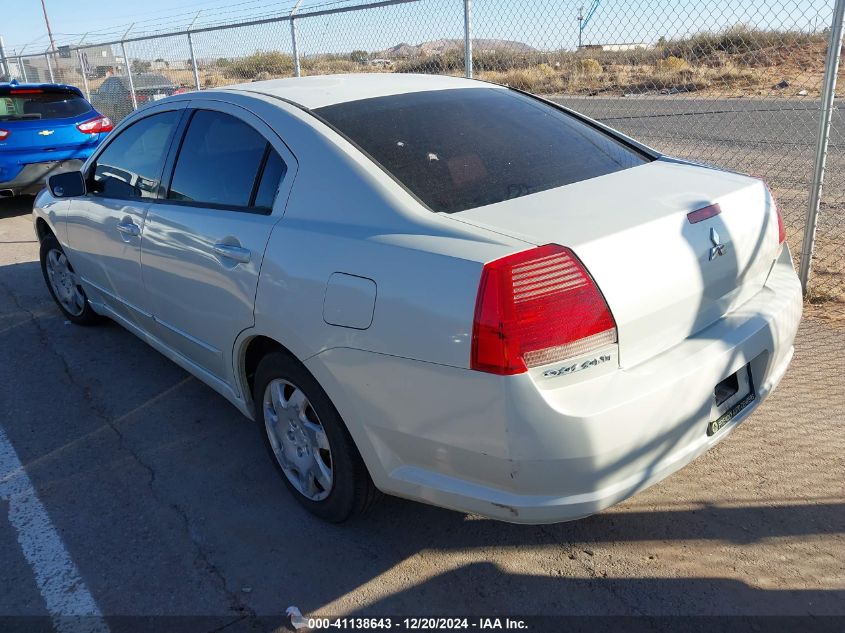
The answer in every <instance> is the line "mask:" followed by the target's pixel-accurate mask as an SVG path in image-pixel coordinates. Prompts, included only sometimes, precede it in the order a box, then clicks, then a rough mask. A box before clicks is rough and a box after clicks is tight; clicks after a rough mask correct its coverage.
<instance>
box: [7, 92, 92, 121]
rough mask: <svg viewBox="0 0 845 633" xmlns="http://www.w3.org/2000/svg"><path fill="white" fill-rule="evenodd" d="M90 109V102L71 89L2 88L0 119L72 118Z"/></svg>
mask: <svg viewBox="0 0 845 633" xmlns="http://www.w3.org/2000/svg"><path fill="white" fill-rule="evenodd" d="M90 111H91V106H90V104H89V103H88V102H87V101H86V100H85V99H83V98H82V97H81V96H79V95H78V94H76V93H75V92H71V91H61V92H60V91H55V92H54V91H50V92H42V91H30V90H29V89H21V90H14V89H12V90H8V89H7V90H0V121H31V120H54V119H70V118H73V117H77V116H79V115H80V114H85V113H86V112H90Z"/></svg>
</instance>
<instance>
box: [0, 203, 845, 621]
mask: <svg viewBox="0 0 845 633" xmlns="http://www.w3.org/2000/svg"><path fill="white" fill-rule="evenodd" d="M28 204H30V200H28V199H25V200H18V201H11V202H10V201H8V200H4V201H0V403H2V413H3V417H2V419H0V616H10V615H29V616H44V615H46V614H48V613H51V612H52V613H56V612H59V613H71V612H76V613H90V612H91V611H92V609H93V610H94V612H95V613H101V614H103V615H105V620H104V621H103V623H104V625H105V626H106V627H108V628H109V629H111V630H114V631H117V630H124V629H135V628H139V627H140V628H143V625H148V627H149V628H148V629H147V630H156V631H158V630H162V629H163V628H164V627H162V623H163V621H161V620H140V619H131V618H130V619H126V618H125V616H139V615H144V616H149V615H174V616H176V615H180V616H213V617H212V619H208V620H194V619H186V620H179V621H178V626H177V627H175V628H173V629H171V630H180V631H181V630H188V631H194V630H195V631H210V630H215V629H219V628H220V627H226V630H227V631H239V630H256V629H260V628H261V626H263V625H262V624H260V623H259V621H258V620H256V619H255V618H256V617H257V616H278V617H281V615H282V614H283V613H284V610H285V608H286V607H288V606H290V605H296V606H298V607H299V608H300V609H301V611H302V612H303V613H310V614H313V613H321V614H326V615H350V614H359V615H360V614H364V615H368V616H375V615H389V614H392V615H412V616H419V615H443V616H446V615H469V614H475V615H499V616H504V615H508V614H523V615H530V614H543V615H554V614H570V615H571V614H599V613H600V614H608V613H609V614H649V615H667V614H668V615H672V614H675V615H677V614H681V615H683V614H703V615H723V614H745V615H760V614H786V615H805V614H815V615H820V614H839V615H845V569H843V557H842V552H844V551H845V490H843V481H845V477H843V475H845V464H843V456H845V433H843V427H842V421H843V420H845V382H843V381H842V378H841V377H842V375H843V373H845V356H843V355H842V354H840V353H838V352H837V350H841V349H843V347H844V346H845V330H843V329H837V328H835V327H833V326H831V325H830V324H828V323H826V322H824V321H821V320H817V319H812V318H811V319H805V321H804V323H803V325H802V328H801V332H800V335H799V341H798V345H797V351H796V356H795V360H794V362H793V364H792V367H791V369H790V371H789V372H788V375H787V376H786V378H785V380H784V382H783V384H782V385H781V387H780V389H779V390H778V391H777V392H776V393H775V394H774V395H773V396H772V397H771V398H770V399H769V400H768V401H767V402H766V403H764V405H763V406H761V408H760V409H759V410H758V411H757V412H756V413H755V414H754V415H753V416H752V418H751V419H749V420H748V421H747V422H746V423H744V424H743V425H742V426H741V427H739V428H738V429H737V430H736V431H735V432H734V433H733V434H732V435H731V437H730V438H728V439H726V441H724V442H723V443H722V444H720V445H719V446H718V447H716V448H715V449H714V450H712V451H711V452H709V453H707V454H706V455H704V456H702V457H701V458H699V459H698V460H697V461H696V462H694V463H693V464H692V465H690V466H689V467H687V468H686V469H684V470H682V471H680V472H679V473H677V474H675V475H673V476H672V477H670V478H669V479H668V480H666V481H664V482H662V483H661V484H658V485H656V486H654V487H652V488H650V489H649V490H647V491H645V492H643V493H641V494H639V495H637V496H636V497H634V498H633V499H631V500H629V501H627V502H625V503H622V504H621V505H619V506H616V507H614V508H612V509H610V510H608V511H606V512H604V513H602V514H600V515H598V516H594V517H591V518H588V519H584V520H581V521H578V522H574V523H568V524H561V525H553V526H544V527H526V526H513V525H507V524H502V523H497V522H493V521H489V520H485V519H481V518H478V517H473V516H466V515H463V514H459V513H455V512H450V511H446V510H440V509H436V508H432V507H427V506H424V505H421V504H417V503H411V502H407V501H402V500H399V499H392V498H388V499H385V500H384V501H383V502H382V503H381V504H380V505H379V506H377V507H376V508H375V510H374V511H373V512H372V513H371V514H370V515H368V516H367V517H365V518H364V519H362V520H359V521H356V522H353V523H350V524H346V525H342V526H332V525H327V524H324V523H321V522H320V521H318V520H316V519H314V518H312V517H311V516H310V515H308V514H307V513H305V512H304V511H303V510H301V509H300V508H299V506H298V505H297V504H296V503H295V502H294V501H293V500H292V499H291V498H290V497H289V495H288V493H287V491H286V490H285V489H284V487H283V486H282V484H281V482H280V481H279V480H278V476H277V474H276V472H275V470H274V468H273V467H272V465H271V464H270V462H269V459H268V457H267V455H266V453H265V449H264V447H263V444H262V438H261V430H260V429H259V428H257V426H256V425H255V424H253V423H251V422H249V421H248V420H246V419H245V418H243V417H242V416H241V415H240V414H239V413H237V412H236V411H235V409H234V408H232V407H231V406H230V405H229V404H228V403H226V402H225V401H224V400H223V399H222V398H221V397H219V396H218V395H216V394H215V393H214V392H213V391H211V390H210V389H208V388H207V387H205V386H203V385H202V384H201V383H199V382H198V381H197V380H195V379H193V378H191V377H189V376H188V375H187V374H185V373H184V372H183V371H182V370H181V369H179V368H178V367H176V366H175V365H173V364H172V363H170V362H169V361H167V360H166V359H164V358H163V357H162V356H160V355H159V354H158V353H157V352H155V351H153V350H152V349H151V348H149V347H147V346H146V345H145V344H144V343H142V342H140V341H139V340H138V339H136V338H135V337H134V336H132V335H131V334H129V333H128V332H126V331H124V330H123V329H121V328H120V327H118V326H117V325H114V324H111V323H106V324H105V325H103V326H100V327H94V328H80V327H76V326H72V325H70V324H68V323H66V322H65V321H64V320H63V318H62V317H61V315H60V313H59V311H58V310H57V309H56V308H55V307H54V306H53V304H52V302H51V300H50V298H49V296H48V294H47V290H46V288H45V287H44V283H43V280H42V277H41V272H40V269H39V265H38V263H37V243H36V242H35V241H34V236H33V233H32V227H31V219H30V216H29V213H28V211H29V209H28ZM4 438H5V439H4ZM4 442H5V445H6V446H7V449H6V453H5V456H4V452H3V445H4ZM9 447H11V448H9ZM15 460H18V461H17V462H16V461H15ZM16 463H17V464H18V465H17V466H15V464H16ZM4 468H5V470H6V471H5V472H3V469H4ZM86 605H87V606H86ZM92 605H93V606H92ZM86 609H88V610H87V611H86ZM280 621H281V620H278V621H277V622H280ZM0 622H4V624H5V625H6V626H7V627H8V626H10V623H9V621H3V620H0ZM22 622H23V625H22V626H23V627H24V630H33V629H34V628H35V624H36V623H37V621H36V620H23V621H22ZM86 622H88V623H89V624H92V625H93V623H95V622H97V621H96V620H89V621H86ZM41 624H43V625H44V626H45V630H49V622H47V623H46V624H45V623H44V622H41ZM551 626H552V625H551V624H550V627H551ZM0 628H3V627H2V626H0ZM56 628H57V629H58V630H74V629H72V628H68V622H65V621H61V620H57V621H56ZM86 630H87V629H86ZM100 630H105V629H100Z"/></svg>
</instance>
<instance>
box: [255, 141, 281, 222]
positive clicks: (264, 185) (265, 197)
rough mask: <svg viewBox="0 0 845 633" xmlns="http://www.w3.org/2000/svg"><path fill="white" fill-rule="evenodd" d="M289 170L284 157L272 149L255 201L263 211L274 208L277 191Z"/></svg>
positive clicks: (256, 206)
mask: <svg viewBox="0 0 845 633" xmlns="http://www.w3.org/2000/svg"><path fill="white" fill-rule="evenodd" d="M287 170H288V168H287V165H285V163H284V161H283V160H282V157H281V156H279V154H278V153H277V152H276V151H275V150H273V149H270V154H269V155H268V156H267V161H266V162H265V163H264V171H263V173H262V174H261V181H260V182H259V183H258V189H256V191H255V202H254V203H253V206H254V207H255V208H257V209H260V210H262V211H269V210H270V209H272V208H273V202H274V201H275V200H276V191H277V190H278V189H279V184H280V183H281V182H282V179H283V178H284V177H285V173H286V172H287Z"/></svg>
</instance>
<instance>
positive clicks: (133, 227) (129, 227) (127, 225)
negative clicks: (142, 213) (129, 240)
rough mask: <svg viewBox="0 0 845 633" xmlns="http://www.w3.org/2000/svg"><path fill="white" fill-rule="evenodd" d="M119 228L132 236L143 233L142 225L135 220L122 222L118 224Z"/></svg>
mask: <svg viewBox="0 0 845 633" xmlns="http://www.w3.org/2000/svg"><path fill="white" fill-rule="evenodd" d="M117 230H118V231H120V232H121V233H123V234H124V235H131V236H132V237H138V236H139V235H140V234H141V227H140V226H138V225H137V224H135V223H134V222H120V223H119V224H118V225H117Z"/></svg>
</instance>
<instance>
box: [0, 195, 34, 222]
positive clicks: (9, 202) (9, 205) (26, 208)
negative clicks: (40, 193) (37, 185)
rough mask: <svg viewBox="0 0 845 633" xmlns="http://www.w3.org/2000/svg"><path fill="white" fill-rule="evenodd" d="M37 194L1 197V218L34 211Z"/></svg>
mask: <svg viewBox="0 0 845 633" xmlns="http://www.w3.org/2000/svg"><path fill="white" fill-rule="evenodd" d="M34 200H35V196H9V197H2V198H0V218H14V217H18V216H21V215H27V214H30V213H32V203H33V201H34Z"/></svg>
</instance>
